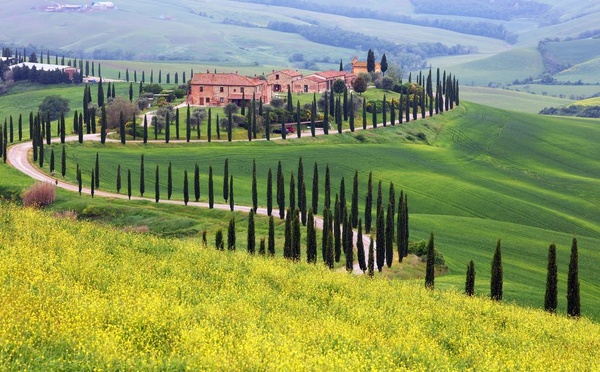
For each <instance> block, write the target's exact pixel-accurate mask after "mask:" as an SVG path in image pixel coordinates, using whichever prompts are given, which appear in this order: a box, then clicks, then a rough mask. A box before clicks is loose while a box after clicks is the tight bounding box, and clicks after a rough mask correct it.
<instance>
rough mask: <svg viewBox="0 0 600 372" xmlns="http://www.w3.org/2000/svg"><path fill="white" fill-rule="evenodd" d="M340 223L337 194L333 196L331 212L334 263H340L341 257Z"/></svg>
mask: <svg viewBox="0 0 600 372" xmlns="http://www.w3.org/2000/svg"><path fill="white" fill-rule="evenodd" d="M341 223H342V209H341V205H340V199H339V196H338V194H335V206H334V210H333V239H334V240H333V242H334V249H335V262H340V257H341V255H342V231H341V226H340V224H341Z"/></svg>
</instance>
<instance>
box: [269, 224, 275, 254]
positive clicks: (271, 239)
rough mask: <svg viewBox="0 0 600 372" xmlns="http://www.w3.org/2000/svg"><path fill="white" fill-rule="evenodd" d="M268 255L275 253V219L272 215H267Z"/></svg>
mask: <svg viewBox="0 0 600 372" xmlns="http://www.w3.org/2000/svg"><path fill="white" fill-rule="evenodd" d="M267 247H268V251H269V256H274V255H275V221H274V219H273V216H269V235H268V240H267Z"/></svg>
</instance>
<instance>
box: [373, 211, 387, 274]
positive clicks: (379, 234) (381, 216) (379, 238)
mask: <svg viewBox="0 0 600 372" xmlns="http://www.w3.org/2000/svg"><path fill="white" fill-rule="evenodd" d="M376 222H377V226H376V231H375V240H376V242H375V243H376V244H377V252H376V253H377V270H378V271H379V272H381V270H382V269H383V265H384V264H385V212H384V211H383V206H381V205H380V206H378V207H377V221H376Z"/></svg>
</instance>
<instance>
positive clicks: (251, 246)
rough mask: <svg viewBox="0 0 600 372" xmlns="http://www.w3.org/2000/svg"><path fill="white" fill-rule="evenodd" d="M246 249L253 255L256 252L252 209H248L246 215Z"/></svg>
mask: <svg viewBox="0 0 600 372" xmlns="http://www.w3.org/2000/svg"><path fill="white" fill-rule="evenodd" d="M246 247H247V249H248V253H250V254H254V252H255V250H256V237H255V236H254V209H250V214H249V215H248V236H247V240H246Z"/></svg>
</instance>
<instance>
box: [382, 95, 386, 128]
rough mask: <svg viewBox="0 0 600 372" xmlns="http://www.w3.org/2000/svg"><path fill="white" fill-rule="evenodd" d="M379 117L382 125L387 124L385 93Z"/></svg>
mask: <svg viewBox="0 0 600 372" xmlns="http://www.w3.org/2000/svg"><path fill="white" fill-rule="evenodd" d="M381 117H382V120H383V126H384V127H385V126H387V99H386V98H385V94H384V95H383V101H382V102H381Z"/></svg>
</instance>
